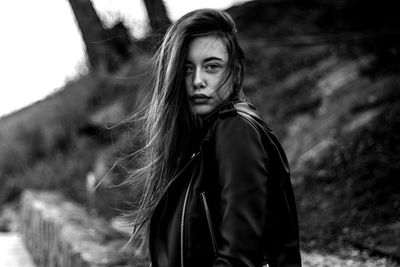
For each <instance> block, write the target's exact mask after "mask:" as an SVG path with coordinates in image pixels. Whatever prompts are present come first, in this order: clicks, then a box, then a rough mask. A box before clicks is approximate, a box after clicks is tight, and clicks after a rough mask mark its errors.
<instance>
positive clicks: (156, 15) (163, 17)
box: [144, 0, 171, 41]
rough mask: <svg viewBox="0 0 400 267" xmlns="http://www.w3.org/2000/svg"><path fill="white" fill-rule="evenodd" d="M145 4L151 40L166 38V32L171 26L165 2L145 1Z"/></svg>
mask: <svg viewBox="0 0 400 267" xmlns="http://www.w3.org/2000/svg"><path fill="white" fill-rule="evenodd" d="M144 4H145V6H146V10H147V15H148V18H149V21H150V28H151V37H152V38H151V39H152V40H153V41H158V40H160V39H161V38H162V37H163V36H164V34H165V32H166V30H167V29H168V27H169V26H170V25H171V20H170V19H169V17H168V14H167V8H166V6H165V3H164V1H163V0H144Z"/></svg>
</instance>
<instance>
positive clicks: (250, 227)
mask: <svg viewBox="0 0 400 267" xmlns="http://www.w3.org/2000/svg"><path fill="white" fill-rule="evenodd" d="M236 35H237V33H236V28H235V25H234V22H233V20H232V18H231V17H230V16H229V15H228V14H227V13H225V12H222V11H217V10H211V9H201V10H197V11H193V12H190V13H188V14H186V15H184V16H183V17H182V18H181V19H179V20H178V21H176V22H175V23H174V24H173V25H172V26H171V27H170V29H169V30H168V32H167V33H166V36H165V37H164V39H163V42H162V44H161V46H160V48H159V50H158V53H157V54H156V57H155V77H154V85H153V90H154V91H153V92H152V95H151V100H150V104H149V107H148V109H147V110H146V114H145V116H144V117H145V124H144V126H145V127H144V132H145V135H143V136H144V138H145V146H144V148H143V149H142V150H141V152H142V153H143V154H142V155H143V161H142V162H141V163H142V167H141V168H139V169H138V170H136V171H135V172H134V173H133V174H132V179H135V180H136V181H138V179H139V180H141V181H144V184H143V188H144V189H143V193H142V198H141V201H140V206H139V208H138V210H137V211H136V212H135V214H134V216H135V218H136V220H135V226H136V227H135V231H134V233H133V236H132V241H133V242H134V241H135V240H136V241H137V240H140V241H141V243H142V245H144V244H147V243H146V242H148V246H147V245H145V246H144V247H147V248H148V249H149V252H150V260H151V263H152V266H153V267H167V266H168V267H176V266H190V267H196V266H199V267H200V266H201V267H207V266H210V267H211V266H221V267H222V266H237V267H239V266H263V265H265V264H268V265H269V266H270V267H274V266H300V265H301V260H300V252H299V238H298V222H297V213H296V207H295V202H294V197H293V191H292V185H291V182H290V176H289V168H288V163H287V160H286V156H285V154H284V151H283V150H282V148H281V145H280V144H279V142H278V140H277V138H276V137H275V135H274V134H273V133H272V131H271V130H270V129H269V128H268V127H267V125H266V124H265V123H264V122H263V121H262V119H261V118H260V116H258V115H257V113H256V111H255V108H254V107H253V106H252V105H251V104H250V103H248V102H246V101H244V96H243V93H242V83H243V76H244V66H243V61H244V56H243V52H242V49H241V48H240V46H239V44H238V41H237V36H236Z"/></svg>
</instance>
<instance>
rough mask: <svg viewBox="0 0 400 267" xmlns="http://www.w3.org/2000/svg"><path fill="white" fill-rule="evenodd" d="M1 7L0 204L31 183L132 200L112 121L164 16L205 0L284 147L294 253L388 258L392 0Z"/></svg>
mask: <svg viewBox="0 0 400 267" xmlns="http://www.w3.org/2000/svg"><path fill="white" fill-rule="evenodd" d="M1 6H2V8H1V11H0V12H1V16H0V22H1V24H2V25H3V30H2V33H3V34H2V41H1V44H0V68H1V73H2V75H1V87H0V101H1V102H0V114H1V115H0V116H2V117H1V118H0V184H1V187H0V206H1V207H4V206H5V205H8V204H9V203H16V202H18V199H19V197H20V195H21V193H22V192H23V190H25V189H27V188H31V189H32V188H33V189H49V190H50V189H51V190H56V191H59V192H62V193H63V194H64V195H66V196H67V197H69V198H71V199H73V200H74V201H76V202H78V203H81V204H82V205H84V206H85V207H86V208H87V210H88V211H90V212H91V213H92V214H95V215H98V216H100V217H102V218H105V219H107V220H112V219H113V218H115V217H116V216H119V215H120V213H121V212H120V210H124V209H125V210H126V209H129V208H130V207H131V206H130V204H129V203H130V202H131V201H134V200H135V199H137V197H138V196H137V195H135V194H132V188H130V187H129V186H128V185H121V183H122V182H123V181H124V179H125V178H126V177H127V176H128V174H129V168H131V167H133V166H134V165H135V162H134V161H131V160H129V157H126V156H127V155H129V154H130V153H132V152H134V151H135V148H136V147H137V140H135V139H134V138H133V136H134V131H135V128H134V125H130V124H129V123H123V124H120V122H121V121H123V120H125V119H126V118H128V117H129V115H130V114H132V112H133V111H134V110H135V106H137V99H140V95H141V89H142V88H143V86H144V84H145V83H146V81H147V79H146V77H147V75H148V73H147V67H148V62H149V59H150V57H151V56H152V54H153V52H154V49H155V47H156V44H157V42H158V41H159V40H160V38H162V36H163V34H164V32H165V29H166V28H167V27H168V25H169V24H170V23H171V22H173V21H174V20H176V19H177V18H179V17H180V16H182V15H183V14H185V13H186V12H188V11H191V10H193V9H197V8H202V7H212V8H218V9H224V10H227V11H228V12H229V13H230V14H231V16H232V17H233V19H234V20H235V22H236V24H237V27H238V31H239V39H240V43H241V45H242V47H243V48H244V50H245V54H246V68H247V72H246V78H245V83H244V91H245V93H246V94H247V96H248V97H249V99H250V100H251V101H252V102H253V103H254V104H255V105H256V106H257V108H258V110H259V111H260V113H261V114H262V116H263V118H264V119H265V121H266V122H267V123H268V124H269V125H270V126H271V128H273V129H274V130H275V132H276V133H277V135H278V137H279V139H280V140H281V142H282V144H283V146H284V148H285V151H286V152H287V155H288V158H289V161H290V165H291V171H292V182H293V185H294V190H295V195H296V200H297V207H298V213H299V220H300V238H301V241H302V249H303V251H304V252H305V253H312V252H315V251H317V252H323V253H328V254H330V255H337V256H339V257H342V258H358V259H359V260H360V261H363V260H364V261H365V260H369V259H370V258H369V257H377V261H379V260H382V259H390V262H391V264H392V265H393V266H395V264H397V263H398V262H399V260H400V242H399V240H400V105H399V104H400V76H399V72H400V51H399V49H400V28H399V27H398V25H400V15H399V13H398V12H397V9H396V6H397V5H396V1H395V0H382V1H379V2H377V1H372V0H347V1H346V0H250V1H243V0H242V1H240V0H237V1H234V0H233V1H232V0H231V1H228V0H226V1H222V0H214V1H201V3H200V1H196V2H195V1H193V2H192V1H185V2H183V1H181V2H180V1H177V0H175V1H173V0H164V1H161V0H159V1H155V0H113V1H111V0H108V1H107V0H95V1H83V0H69V1H66V0H51V1H50V0H47V1H45V0H42V1H23V0H19V1H8V2H7V3H3V4H1ZM111 168H113V171H112V172H111V173H109V170H110V169H111ZM105 176H107V179H104V181H103V182H102V183H101V185H100V186H99V187H96V188H95V185H96V184H98V183H99V182H100V181H101V180H102V179H103V178H104V177H105ZM1 227H3V228H4V229H6V228H7V227H6V226H2V224H1V219H0V228H1ZM385 262H386V261H385ZM327 266H329V265H327ZM371 266H374V265H371Z"/></svg>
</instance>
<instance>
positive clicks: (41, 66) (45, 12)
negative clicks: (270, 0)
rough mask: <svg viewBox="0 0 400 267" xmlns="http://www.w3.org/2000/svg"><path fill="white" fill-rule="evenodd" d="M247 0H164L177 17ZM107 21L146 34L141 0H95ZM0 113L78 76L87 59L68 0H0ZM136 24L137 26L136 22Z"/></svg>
mask: <svg viewBox="0 0 400 267" xmlns="http://www.w3.org/2000/svg"><path fill="white" fill-rule="evenodd" d="M245 1H246V0H202V1H194V0H193V1H192V0H165V3H166V5H167V8H168V11H169V14H170V17H171V18H172V19H173V20H176V19H177V18H179V17H180V16H182V15H183V14H185V13H187V12H189V11H191V10H194V9H197V8H204V7H210V8H218V9H225V8H227V7H229V6H231V5H233V4H237V3H241V2H245ZM92 2H94V5H95V8H96V11H97V12H98V14H99V16H100V17H101V18H102V20H103V21H104V22H105V23H106V26H110V25H112V23H113V21H114V19H115V18H116V17H122V18H123V19H124V21H125V23H126V24H127V26H128V27H131V28H132V31H133V33H134V34H141V31H142V30H143V28H144V27H143V26H140V25H143V23H145V21H146V13H145V9H144V7H143V4H142V0H94V1H92ZM0 7H1V8H0V25H1V41H0V116H2V115H5V114H8V113H10V112H13V111H15V110H17V109H20V108H22V107H24V106H26V105H29V104H30V103H32V102H35V101H37V100H39V99H42V98H44V97H45V96H47V95H48V94H50V93H52V92H54V90H57V89H58V88H61V87H62V86H63V85H64V83H65V81H67V80H69V79H73V78H74V76H75V75H76V73H77V71H79V70H81V69H82V66H83V65H84V48H83V43H82V38H81V36H80V32H79V30H78V28H77V26H76V24H75V19H74V16H73V14H72V10H71V8H70V6H69V3H68V1H67V0H35V1H32V0H10V1H3V3H2V4H0ZM135 25H136V28H134V26H135Z"/></svg>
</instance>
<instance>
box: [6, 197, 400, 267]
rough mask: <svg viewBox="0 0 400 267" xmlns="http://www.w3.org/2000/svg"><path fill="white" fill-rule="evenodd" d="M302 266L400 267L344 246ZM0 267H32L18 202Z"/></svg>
mask: <svg viewBox="0 0 400 267" xmlns="http://www.w3.org/2000/svg"><path fill="white" fill-rule="evenodd" d="M302 261H303V266H304V267H314V266H327V267H328V266H329V267H335V266H337V267H343V266H351V267H357V266H359V267H361V266H362V267H364V266H365V267H368V266H370V267H380V266H381V267H383V266H400V264H398V263H396V262H394V261H393V260H391V259H390V258H385V257H377V256H371V255H369V253H368V252H366V251H360V250H357V249H355V248H346V249H343V250H342V251H340V252H338V253H337V254H336V255H333V254H329V253H326V252H322V251H312V252H305V251H302ZM0 266H8V267H33V266H34V265H33V263H32V260H31V259H30V257H29V254H28V253H27V252H26V250H25V248H24V246H23V242H22V239H21V237H20V235H19V234H18V212H17V205H15V204H14V205H5V206H4V207H2V209H1V213H0Z"/></svg>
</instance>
